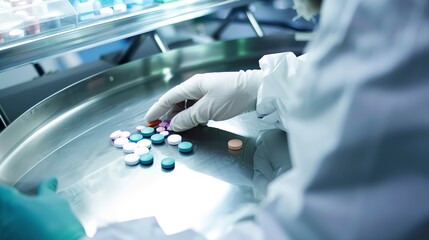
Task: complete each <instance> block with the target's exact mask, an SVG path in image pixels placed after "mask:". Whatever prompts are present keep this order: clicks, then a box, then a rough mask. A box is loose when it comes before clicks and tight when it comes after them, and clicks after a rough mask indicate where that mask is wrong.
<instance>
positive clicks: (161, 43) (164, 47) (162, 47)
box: [152, 31, 169, 53]
mask: <svg viewBox="0 0 429 240" xmlns="http://www.w3.org/2000/svg"><path fill="white" fill-rule="evenodd" d="M152 36H153V39H154V40H155V43H156V45H157V46H158V48H159V50H160V51H161V52H163V53H165V52H167V51H168V50H169V49H168V46H167V44H165V43H164V41H162V39H161V37H160V36H159V35H158V33H157V32H156V31H154V32H153V33H152Z"/></svg>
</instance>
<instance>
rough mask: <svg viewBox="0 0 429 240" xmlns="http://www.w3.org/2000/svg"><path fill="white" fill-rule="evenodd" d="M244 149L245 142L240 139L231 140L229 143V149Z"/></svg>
mask: <svg viewBox="0 0 429 240" xmlns="http://www.w3.org/2000/svg"><path fill="white" fill-rule="evenodd" d="M242 147H243V141H241V140H240V139H231V140H229V141H228V148H229V149H231V150H234V151H237V150H240V149H241V148H242Z"/></svg>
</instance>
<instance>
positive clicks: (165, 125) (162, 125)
mask: <svg viewBox="0 0 429 240" xmlns="http://www.w3.org/2000/svg"><path fill="white" fill-rule="evenodd" d="M167 125H168V122H165V121H162V122H161V123H160V124H159V125H158V126H160V127H163V128H165V127H167Z"/></svg>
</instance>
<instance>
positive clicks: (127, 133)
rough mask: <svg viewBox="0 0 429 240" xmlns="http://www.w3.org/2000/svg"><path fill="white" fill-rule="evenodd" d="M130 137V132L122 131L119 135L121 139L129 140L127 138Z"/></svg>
mask: <svg viewBox="0 0 429 240" xmlns="http://www.w3.org/2000/svg"><path fill="white" fill-rule="evenodd" d="M130 135H131V133H130V132H128V131H123V132H122V133H121V137H123V138H129V137H130Z"/></svg>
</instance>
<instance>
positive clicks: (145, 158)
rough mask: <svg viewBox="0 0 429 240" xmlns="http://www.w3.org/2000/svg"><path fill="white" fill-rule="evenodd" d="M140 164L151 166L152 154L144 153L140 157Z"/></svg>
mask: <svg viewBox="0 0 429 240" xmlns="http://www.w3.org/2000/svg"><path fill="white" fill-rule="evenodd" d="M140 163H141V164H143V165H151V164H152V163H153V154H152V153H146V154H143V155H141V156H140Z"/></svg>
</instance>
